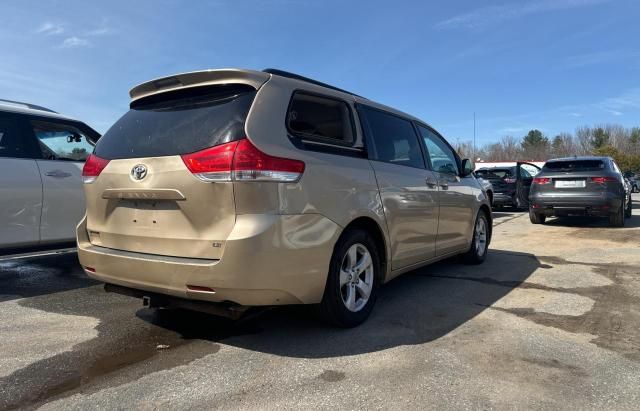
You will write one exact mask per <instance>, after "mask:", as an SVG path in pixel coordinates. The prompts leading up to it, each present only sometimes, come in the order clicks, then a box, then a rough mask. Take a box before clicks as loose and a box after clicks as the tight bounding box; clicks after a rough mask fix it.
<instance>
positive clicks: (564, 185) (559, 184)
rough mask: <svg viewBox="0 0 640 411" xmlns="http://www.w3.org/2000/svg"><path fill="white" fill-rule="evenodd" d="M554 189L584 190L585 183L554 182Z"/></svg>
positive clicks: (574, 181) (580, 181)
mask: <svg viewBox="0 0 640 411" xmlns="http://www.w3.org/2000/svg"><path fill="white" fill-rule="evenodd" d="M554 184H555V187H556V188H584V187H586V182H585V181H584V180H555V182H554Z"/></svg>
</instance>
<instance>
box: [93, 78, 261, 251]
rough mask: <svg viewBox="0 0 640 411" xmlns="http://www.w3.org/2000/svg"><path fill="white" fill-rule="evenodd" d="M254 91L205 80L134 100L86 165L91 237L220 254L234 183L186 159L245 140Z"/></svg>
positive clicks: (120, 245)
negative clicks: (199, 171)
mask: <svg viewBox="0 0 640 411" xmlns="http://www.w3.org/2000/svg"><path fill="white" fill-rule="evenodd" d="M255 95H256V90H255V88H253V87H252V86H250V85H246V84H223V85H206V86H200V87H192V88H184V89H178V90H174V91H170V92H165V93H161V94H155V95H151V96H149V97H145V98H143V99H141V100H136V101H135V102H134V103H132V107H131V110H130V111H129V112H127V113H126V114H125V115H124V116H123V117H122V118H120V120H118V121H117V122H116V123H115V124H114V125H113V127H111V129H109V131H108V132H107V133H106V134H105V135H104V136H103V137H102V138H101V139H100V140H99V142H98V144H97V145H96V148H95V151H94V155H92V157H91V158H90V159H89V161H88V162H87V165H86V166H85V170H84V173H83V174H84V178H85V183H86V184H85V193H86V197H87V230H88V233H89V238H90V241H91V243H92V244H94V245H98V246H102V247H107V248H113V249H118V250H126V251H132V252H141V253H149V254H158V255H167V256H178V257H191V258H206V259H218V258H220V257H221V255H222V252H223V249H224V244H225V240H226V239H227V237H228V236H229V234H230V233H231V230H232V229H233V225H234V223H235V205H234V196H233V183H232V182H229V181H224V179H222V180H221V181H215V182H212V181H214V179H209V180H207V181H203V179H202V178H200V177H201V176H198V175H194V173H192V171H190V168H189V167H188V166H187V163H188V159H189V154H190V153H198V152H202V151H203V150H208V149H209V148H211V147H218V146H225V145H228V144H230V143H231V142H234V141H235V142H237V141H239V140H240V139H243V138H244V137H245V133H244V125H245V120H246V117H247V114H248V112H249V109H250V107H251V104H252V102H253V99H254V97H255ZM214 160H215V159H214ZM214 162H215V161H214Z"/></svg>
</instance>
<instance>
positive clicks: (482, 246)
mask: <svg viewBox="0 0 640 411" xmlns="http://www.w3.org/2000/svg"><path fill="white" fill-rule="evenodd" d="M474 236H475V244H476V254H477V255H478V257H482V256H483V255H484V253H485V252H486V251H487V222H486V220H485V219H484V218H478V221H476V229H475V232H474Z"/></svg>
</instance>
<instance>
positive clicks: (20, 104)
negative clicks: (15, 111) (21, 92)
mask: <svg viewBox="0 0 640 411" xmlns="http://www.w3.org/2000/svg"><path fill="white" fill-rule="evenodd" d="M3 103H5V104H8V105H12V106H16V107H22V108H29V109H31V110H40V111H47V112H49V113H54V114H60V113H58V112H57V111H53V110H51V109H50V108H46V107H42V106H37V105H35V104H29V103H23V102H21V101H13V100H5V99H2V98H0V104H3Z"/></svg>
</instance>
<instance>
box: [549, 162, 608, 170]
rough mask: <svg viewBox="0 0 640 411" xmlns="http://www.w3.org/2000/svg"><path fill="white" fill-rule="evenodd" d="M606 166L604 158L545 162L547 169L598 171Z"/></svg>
mask: <svg viewBox="0 0 640 411" xmlns="http://www.w3.org/2000/svg"><path fill="white" fill-rule="evenodd" d="M604 168H605V164H604V161H602V160H562V161H549V162H548V163H545V165H544V167H543V170H545V171H596V170H603V169H604Z"/></svg>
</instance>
